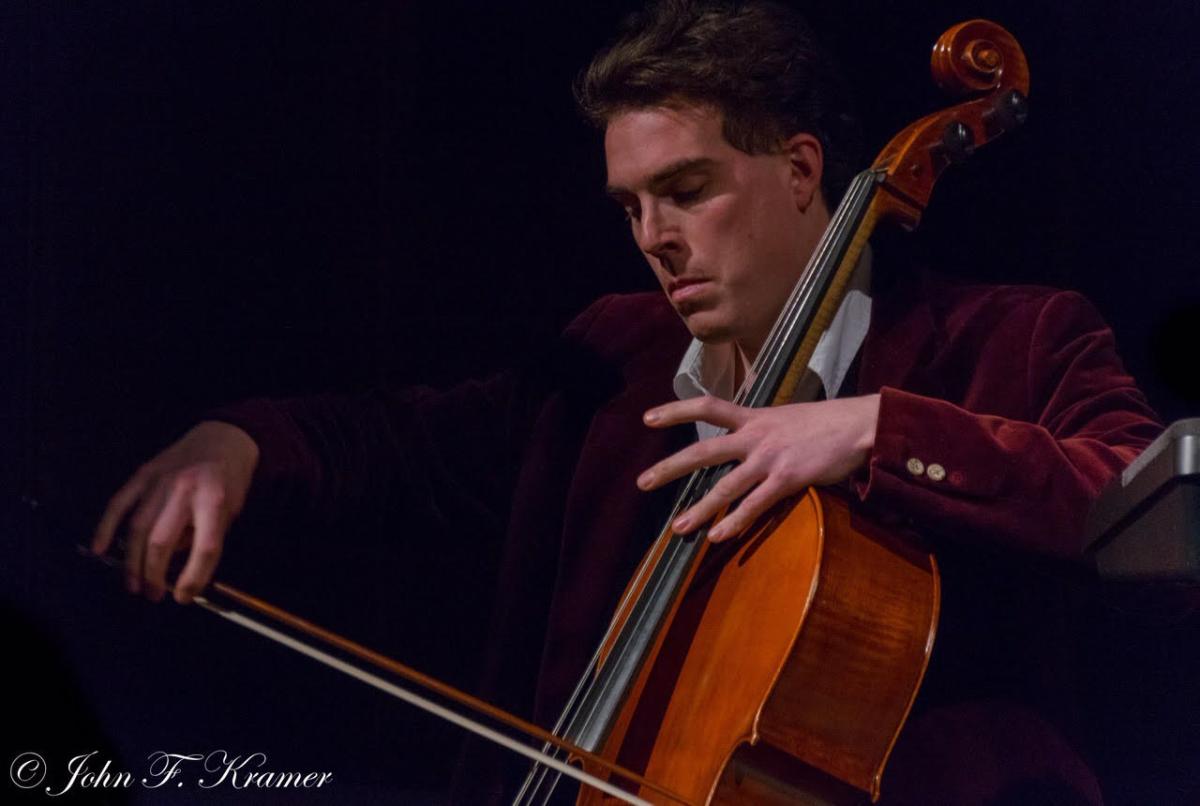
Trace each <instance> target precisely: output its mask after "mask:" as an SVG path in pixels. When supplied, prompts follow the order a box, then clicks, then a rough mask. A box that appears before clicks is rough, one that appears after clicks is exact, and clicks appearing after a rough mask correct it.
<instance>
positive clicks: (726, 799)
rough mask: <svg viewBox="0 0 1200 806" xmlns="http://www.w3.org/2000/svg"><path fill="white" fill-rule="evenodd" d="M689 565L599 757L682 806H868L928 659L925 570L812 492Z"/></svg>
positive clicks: (830, 498)
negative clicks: (852, 805) (859, 803)
mask: <svg viewBox="0 0 1200 806" xmlns="http://www.w3.org/2000/svg"><path fill="white" fill-rule="evenodd" d="M652 551H653V549H652ZM703 551H704V555H703V556H702V557H701V558H700V560H699V561H698V563H697V564H696V565H695V571H694V573H693V574H692V577H691V578H690V579H689V580H688V583H687V588H686V592H685V593H684V594H683V596H681V597H679V598H678V600H677V607H676V610H675V612H674V613H673V614H672V619H671V623H670V626H669V627H668V628H667V629H666V630H665V631H664V633H663V634H662V635H661V636H660V637H659V639H658V640H657V641H656V642H655V644H654V646H653V650H652V654H651V656H650V657H649V658H648V659H647V661H646V663H645V664H644V665H643V667H642V669H641V671H640V673H639V675H638V676H637V677H636V678H635V683H634V687H633V690H632V691H631V692H630V695H629V697H628V698H627V701H626V707H625V708H624V709H623V710H622V712H621V713H620V716H619V717H618V718H617V720H616V722H615V724H614V726H613V729H612V731H611V733H610V734H609V736H608V739H607V741H606V743H605V746H604V748H603V749H602V751H601V755H605V756H608V757H615V760H616V761H617V763H618V764H619V765H620V766H621V767H622V768H624V769H628V770H631V771H633V772H637V773H640V774H642V775H643V776H644V777H646V778H648V779H650V780H653V781H655V782H656V783H658V784H660V785H662V786H664V787H665V788H667V789H669V790H671V791H672V792H674V793H677V794H679V795H681V796H683V797H684V798H686V799H687V801H688V802H690V803H697V804H700V803H712V804H728V803H748V802H752V803H798V802H799V803H805V802H810V803H838V802H853V801H855V800H862V799H863V798H864V797H869V798H871V799H874V798H876V797H877V796H878V793H879V779H880V777H881V775H882V771H883V766H884V763H885V762H886V760H887V756H888V754H889V752H890V751H891V748H892V745H893V744H894V743H895V740H896V737H897V735H898V734H899V731H900V728H901V726H902V725H903V723H904V719H905V717H906V716H907V714H908V711H909V708H910V707H911V705H912V701H913V698H914V697H915V696H916V692H917V689H918V687H919V686H920V683H921V679H922V677H923V675H924V672H925V668H926V665H927V663H928V659H929V653H930V651H931V649H932V646H933V637H934V632H935V629H936V625H937V614H938V603H939V583H938V576H937V566H936V563H935V562H934V559H933V557H932V555H930V554H929V553H928V552H925V551H922V550H920V549H917V548H914V547H913V545H912V544H911V543H909V542H907V541H905V540H903V539H897V538H895V537H892V536H890V535H888V534H887V533H886V532H884V531H883V530H882V529H880V528H878V527H876V526H873V525H872V524H870V523H869V522H867V521H866V520H864V519H862V518H860V517H858V516H857V515H855V514H853V513H852V512H851V510H850V508H849V506H848V504H847V502H846V501H845V500H844V499H843V498H842V497H841V496H840V495H838V494H836V493H833V492H830V491H827V490H822V489H817V488H811V489H809V490H808V491H807V492H806V493H805V494H804V495H802V496H799V497H798V498H795V499H793V500H792V501H790V502H789V503H788V505H787V506H785V507H780V508H777V509H776V510H775V511H774V513H773V515H772V516H771V517H770V518H767V519H764V521H763V522H762V523H759V524H756V525H755V527H754V528H753V529H752V530H750V531H749V532H747V533H746V534H745V535H743V536H742V537H741V538H740V539H738V540H736V541H728V542H726V543H722V544H706V545H705V546H704V547H703ZM746 703H754V704H755V705H754V707H752V708H746V707H745V705H746ZM610 753H611V754H612V755H610ZM586 766H587V765H585V768H586ZM589 771H590V772H593V774H597V775H599V776H601V777H603V776H605V772H604V771H603V770H600V769H594V770H589ZM714 782H715V783H714ZM638 794H639V797H643V798H645V799H646V800H649V801H651V802H669V801H660V799H659V796H656V794H655V793H652V792H640V793H638ZM604 798H605V796H602V795H601V794H600V793H598V792H597V791H596V790H590V789H588V788H586V787H585V788H584V789H583V791H581V793H580V798H579V802H580V803H597V802H600V801H601V800H602V799H604Z"/></svg>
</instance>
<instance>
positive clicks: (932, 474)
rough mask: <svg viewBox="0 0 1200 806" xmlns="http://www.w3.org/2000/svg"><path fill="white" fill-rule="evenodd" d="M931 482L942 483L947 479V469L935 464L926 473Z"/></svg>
mask: <svg viewBox="0 0 1200 806" xmlns="http://www.w3.org/2000/svg"><path fill="white" fill-rule="evenodd" d="M925 473H926V475H928V476H929V478H930V480H931V481H941V480H942V479H944V478H946V468H944V467H942V466H941V465H937V464H933V465H930V466H929V468H928V469H927V470H926V471H925Z"/></svg>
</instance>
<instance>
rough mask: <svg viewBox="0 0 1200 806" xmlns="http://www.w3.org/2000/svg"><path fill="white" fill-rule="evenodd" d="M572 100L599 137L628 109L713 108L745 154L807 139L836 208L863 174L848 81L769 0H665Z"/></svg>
mask: <svg viewBox="0 0 1200 806" xmlns="http://www.w3.org/2000/svg"><path fill="white" fill-rule="evenodd" d="M575 97H576V99H577V101H578V102H579V108H580V110H581V111H582V112H583V114H584V115H585V116H586V117H587V118H588V119H589V120H590V121H592V122H593V123H594V124H595V125H597V126H599V127H600V128H604V127H605V126H606V125H607V124H608V121H609V119H611V118H612V116H613V115H615V114H618V113H620V112H621V111H622V110H626V109H634V108H639V107H645V106H655V105H658V104H662V103H664V102H667V103H670V102H673V101H685V102H692V103H701V104H711V105H712V106H714V107H716V108H717V109H719V110H720V111H721V112H722V114H723V117H724V122H723V129H722V131H723V134H724V135H725V139H726V140H728V141H729V144H730V145H732V146H733V147H734V148H737V149H740V150H741V151H744V152H746V153H748V154H762V153H770V152H774V151H776V150H778V148H779V147H780V145H781V144H782V142H783V141H784V140H786V139H787V138H788V137H791V136H792V135H794V134H796V133H797V132H808V133H809V134H812V135H813V136H815V137H816V138H817V139H818V140H820V142H821V147H822V149H823V150H824V153H825V173H824V177H823V179H822V190H823V191H824V194H825V198H826V200H827V202H828V203H829V204H830V205H831V206H834V205H836V203H837V201H838V200H839V199H840V198H841V196H842V193H843V192H844V191H845V189H846V187H847V185H848V184H849V182H850V179H851V177H852V176H853V175H854V173H855V172H857V170H858V166H857V159H858V149H859V141H860V139H861V136H860V134H859V127H858V121H857V119H856V117H855V115H854V113H853V104H852V103H851V101H850V96H849V92H848V90H847V88H846V83H845V81H844V80H843V78H842V77H841V75H840V73H839V72H838V70H837V69H836V67H835V66H834V64H833V62H832V60H831V59H830V58H829V56H828V55H827V54H826V52H825V50H824V49H823V48H822V47H821V46H820V44H819V43H818V42H817V40H816V37H815V36H814V35H813V33H812V29H810V28H809V26H808V24H807V23H806V22H805V21H804V19H803V18H802V17H801V16H800V15H799V14H798V13H797V12H796V11H795V10H793V9H790V8H787V7H786V6H782V5H779V4H777V3H774V2H770V0H751V2H721V1H720V0H659V2H655V3H653V4H652V5H651V6H649V7H648V8H646V9H645V10H644V11H641V12H639V13H637V14H634V15H632V16H631V17H629V18H628V19H627V20H626V22H625V25H624V26H623V28H622V30H621V33H620V34H619V35H618V36H617V38H616V40H615V41H614V42H613V43H612V44H611V45H609V46H608V47H607V48H605V49H603V50H601V51H600V52H599V53H597V54H596V56H595V57H594V58H593V59H592V63H591V64H590V65H588V67H587V69H586V70H584V71H583V73H582V74H580V76H579V79H578V80H577V81H576V84H575Z"/></svg>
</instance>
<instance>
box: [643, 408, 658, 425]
mask: <svg viewBox="0 0 1200 806" xmlns="http://www.w3.org/2000/svg"><path fill="white" fill-rule="evenodd" d="M661 417H662V415H661V414H659V413H658V412H657V411H655V410H654V409H651V410H650V411H648V412H646V414H645V415H644V419H645V420H646V422H648V423H656V422H658V421H659V418H661Z"/></svg>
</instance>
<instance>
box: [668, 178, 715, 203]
mask: <svg viewBox="0 0 1200 806" xmlns="http://www.w3.org/2000/svg"><path fill="white" fill-rule="evenodd" d="M707 186H708V185H707V183H706V184H703V185H700V186H699V187H696V188H691V189H688V190H676V191H674V192H672V193H671V201H673V202H675V203H676V204H678V205H680V206H686V205H689V204H692V203H694V202H697V201H699V200H700V196H701V194H702V193H704V189H705V188H706V187H707Z"/></svg>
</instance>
